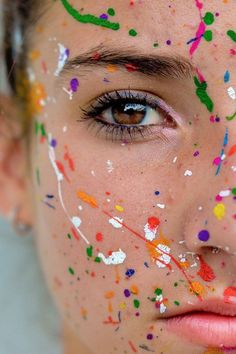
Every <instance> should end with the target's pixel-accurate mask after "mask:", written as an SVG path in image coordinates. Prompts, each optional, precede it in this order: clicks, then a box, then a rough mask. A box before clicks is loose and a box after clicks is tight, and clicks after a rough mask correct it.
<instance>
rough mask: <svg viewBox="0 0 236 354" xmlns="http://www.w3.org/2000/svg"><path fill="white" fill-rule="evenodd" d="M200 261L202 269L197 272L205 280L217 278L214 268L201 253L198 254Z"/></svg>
mask: <svg viewBox="0 0 236 354" xmlns="http://www.w3.org/2000/svg"><path fill="white" fill-rule="evenodd" d="M198 257H199V261H200V269H199V271H198V272H197V274H198V275H199V276H200V277H201V278H202V279H203V280H204V281H208V282H210V281H212V280H214V279H215V277H216V276H215V274H214V271H213V269H212V268H211V267H210V266H209V265H208V264H207V263H206V262H205V261H204V260H203V257H202V256H201V255H199V256H198Z"/></svg>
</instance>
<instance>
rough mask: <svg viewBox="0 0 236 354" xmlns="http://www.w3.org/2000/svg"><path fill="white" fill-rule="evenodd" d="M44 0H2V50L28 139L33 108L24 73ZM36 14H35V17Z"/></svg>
mask: <svg viewBox="0 0 236 354" xmlns="http://www.w3.org/2000/svg"><path fill="white" fill-rule="evenodd" d="M44 2H45V1H42V2H41V3H40V2H39V0H14V1H12V0H11V1H9V0H3V14H4V16H3V44H4V46H3V49H4V62H5V69H6V73H7V81H8V85H9V88H10V89H11V94H12V98H13V99H14V100H15V101H16V104H17V105H18V106H19V108H20V112H19V114H18V116H17V119H18V120H20V123H21V126H22V137H24V138H26V140H27V142H28V138H29V135H30V134H29V131H30V127H31V124H30V121H31V118H32V111H31V109H30V103H31V102H30V88H31V87H30V82H29V79H28V74H27V64H28V53H29V46H30V35H32V33H33V31H32V29H33V28H34V27H35V24H36V23H37V20H38V19H39V18H40V17H41V12H42V10H40V13H39V5H40V8H43V9H44V6H43V4H44ZM36 16H37V17H36Z"/></svg>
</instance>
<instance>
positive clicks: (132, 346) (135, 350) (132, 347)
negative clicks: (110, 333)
mask: <svg viewBox="0 0 236 354" xmlns="http://www.w3.org/2000/svg"><path fill="white" fill-rule="evenodd" d="M128 343H129V346H130V348H131V349H132V352H133V353H137V352H138V351H137V349H136V348H135V346H134V345H133V343H132V342H131V340H129V342H128Z"/></svg>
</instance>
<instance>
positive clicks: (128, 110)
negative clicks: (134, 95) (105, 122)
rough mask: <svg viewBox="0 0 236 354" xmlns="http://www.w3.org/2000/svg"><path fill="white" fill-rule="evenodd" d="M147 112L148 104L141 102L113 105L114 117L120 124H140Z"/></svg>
mask: <svg viewBox="0 0 236 354" xmlns="http://www.w3.org/2000/svg"><path fill="white" fill-rule="evenodd" d="M146 112H147V108H146V106H144V105H143V104H139V103H119V104H117V105H114V106H113V107H112V116H113V119H114V121H115V122H116V123H118V124H131V125H132V124H140V123H141V122H142V120H143V119H144V117H145V115H146Z"/></svg>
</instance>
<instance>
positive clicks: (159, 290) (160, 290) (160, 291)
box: [154, 288, 162, 295]
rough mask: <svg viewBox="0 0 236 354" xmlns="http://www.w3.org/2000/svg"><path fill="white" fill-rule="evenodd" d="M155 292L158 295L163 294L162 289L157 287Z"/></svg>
mask: <svg viewBox="0 0 236 354" xmlns="http://www.w3.org/2000/svg"><path fill="white" fill-rule="evenodd" d="M154 292H155V294H156V295H161V294H162V289H160V288H156V290H155V291H154Z"/></svg>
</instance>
